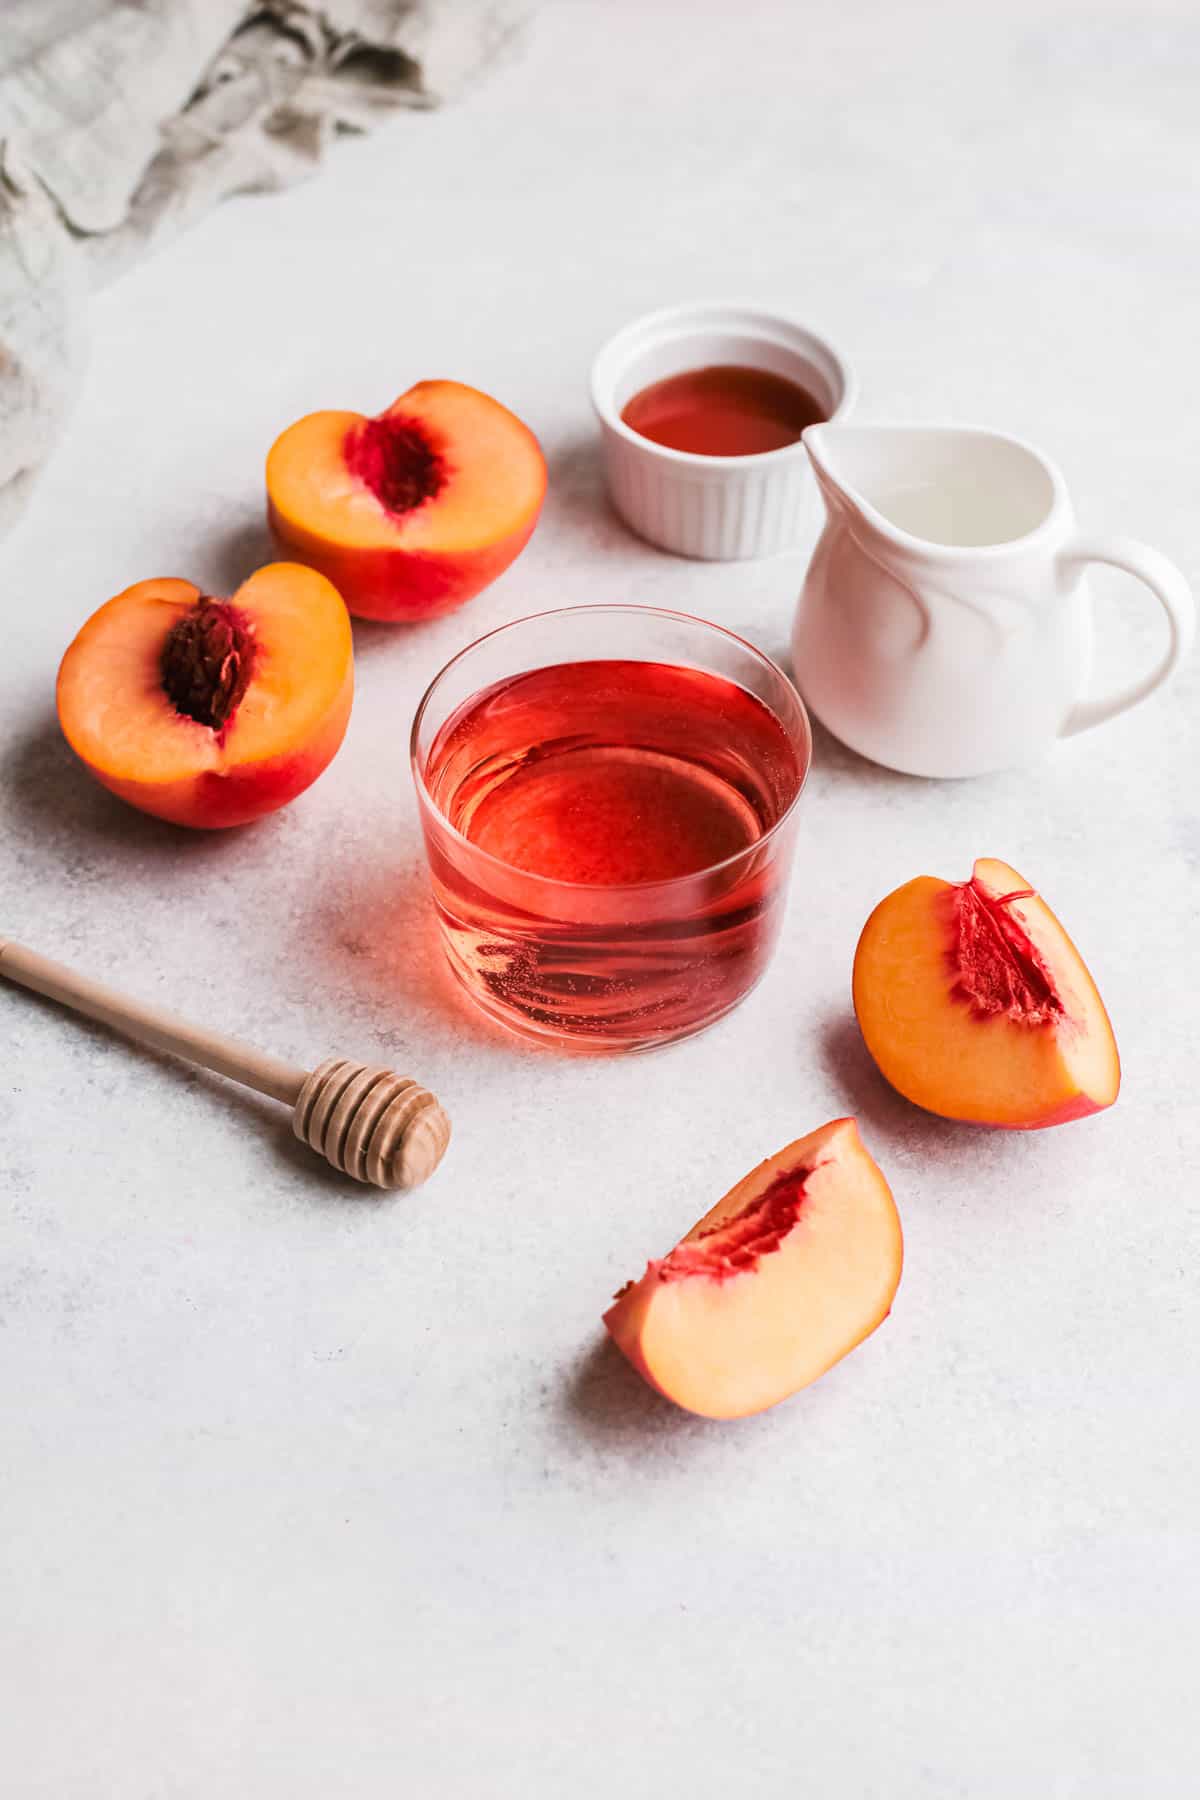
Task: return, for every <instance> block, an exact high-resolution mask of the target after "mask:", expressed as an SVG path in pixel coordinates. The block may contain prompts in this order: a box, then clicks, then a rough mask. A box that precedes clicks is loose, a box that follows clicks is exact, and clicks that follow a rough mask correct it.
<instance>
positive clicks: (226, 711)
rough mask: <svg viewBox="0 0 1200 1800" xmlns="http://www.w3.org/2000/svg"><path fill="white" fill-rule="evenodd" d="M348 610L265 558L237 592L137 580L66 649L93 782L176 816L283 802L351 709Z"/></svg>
mask: <svg viewBox="0 0 1200 1800" xmlns="http://www.w3.org/2000/svg"><path fill="white" fill-rule="evenodd" d="M353 695H354V653H353V644H352V639H351V633H350V620H349V617H348V615H347V613H346V608H345V607H344V606H343V605H342V601H341V597H340V596H339V594H338V593H337V591H336V589H335V588H333V587H331V586H330V584H329V583H328V581H326V579H325V577H324V576H323V575H318V574H317V573H316V571H315V570H313V569H305V568H302V567H300V565H299V564H297V563H271V564H270V565H269V566H268V567H267V568H265V569H259V571H258V572H257V574H255V575H252V576H251V577H250V579H249V581H246V582H244V583H243V584H242V586H241V587H240V588H239V589H238V591H237V593H236V594H235V595H234V596H233V598H232V599H231V600H217V599H214V598H212V597H211V596H210V595H207V594H202V593H201V592H200V589H199V588H198V587H195V586H194V585H193V583H192V582H190V581H176V580H171V579H164V580H159V581H139V582H137V583H136V584H135V585H134V586H133V587H131V588H126V590H125V592H124V593H122V594H118V595H117V596H116V598H115V599H113V600H109V601H107V602H106V603H105V605H103V606H102V607H100V608H99V610H98V611H97V612H94V613H93V614H92V616H91V618H90V619H89V620H88V621H87V623H86V624H85V625H84V626H83V628H82V629H81V631H80V632H79V634H78V636H77V637H76V638H75V640H74V642H73V643H72V644H71V646H70V647H69V649H68V650H67V653H66V655H65V656H64V657H63V659H62V665H61V667H60V668H59V671H58V718H59V723H60V725H61V726H62V729H63V733H64V735H65V737H66V739H67V742H68V743H69V744H70V746H71V748H72V750H74V752H75V754H76V755H77V756H78V757H79V758H80V759H81V760H82V761H83V762H84V763H85V764H86V765H87V767H88V768H89V769H90V770H91V772H92V774H93V775H94V776H95V777H96V780H97V781H99V782H101V783H102V784H103V785H104V786H105V787H106V788H109V789H110V790H111V791H112V792H113V793H114V794H119V795H120V796H121V798H122V799H123V800H128V801H129V802H130V804H131V805H132V806H137V807H140V808H141V810H142V811H143V812H148V813H153V814H155V816H156V817H158V818H160V819H170V820H171V821H172V822H173V823H175V824H177V825H195V826H221V825H244V824H246V823H247V822H248V821H249V820H251V819H257V818H260V817H261V816H262V815H263V814H264V813H269V812H274V811H275V810H276V808H277V807H280V806H286V804H287V803H288V801H289V800H294V799H295V798H296V795H297V794H299V793H302V792H303V791H304V789H305V788H306V787H308V786H309V784H310V783H311V782H313V781H315V780H316V778H317V776H318V775H319V774H320V773H321V771H322V770H323V769H324V768H325V767H326V765H327V764H328V763H329V762H330V760H331V759H332V757H333V755H334V753H335V752H336V750H337V748H338V746H339V745H340V743H341V741H342V738H343V737H344V736H345V732H346V723H347V721H348V719H349V717H350V703H351V700H352V699H353Z"/></svg>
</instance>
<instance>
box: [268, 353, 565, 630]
mask: <svg viewBox="0 0 1200 1800" xmlns="http://www.w3.org/2000/svg"><path fill="white" fill-rule="evenodd" d="M545 493H546V460H545V458H544V457H543V455H542V452H541V446H540V445H539V444H538V441H537V439H536V438H535V437H534V435H533V433H532V431H530V430H529V428H528V426H527V425H523V424H522V423H521V421H520V419H518V418H517V417H516V416H515V415H514V414H513V413H510V412H509V411H508V409H507V407H504V406H501V404H500V402H499V401H498V400H493V399H491V398H490V397H489V396H488V395H487V394H481V393H480V392H479V390H478V389H477V388H472V387H465V386H464V385H463V383H462V382H460V381H419V382H418V383H417V385H416V386H415V387H411V388H409V390H408V392H407V393H405V394H401V396H400V398H399V399H398V400H397V401H396V402H395V403H394V405H392V406H389V407H388V409H387V411H386V412H383V413H380V414H379V416H378V417H377V418H373V419H368V418H364V417H363V415H362V414H361V413H355V412H317V413H309V414H308V416H307V418H303V419H299V420H298V421H297V422H296V424H295V425H290V426H289V427H288V429H287V430H286V431H285V432H284V433H283V434H282V436H280V437H278V438H277V439H276V440H275V443H274V444H273V445H272V447H271V452H270V454H269V456H268V457H267V513H268V517H269V519H270V523H271V527H272V529H273V531H274V532H275V535H276V537H277V538H278V539H279V541H280V542H281V543H282V544H284V545H285V546H286V548H287V550H288V552H289V553H290V554H291V555H293V556H297V557H299V559H300V560H301V561H302V562H306V563H309V564H311V565H312V567H313V568H314V569H320V571H321V573H322V574H323V575H327V576H328V577H329V579H330V580H331V581H332V582H333V584H334V586H335V587H336V588H337V590H338V592H339V593H340V594H341V596H342V598H343V599H344V600H345V602H346V605H347V606H348V607H349V608H350V611H351V612H352V613H355V614H357V615H358V617H359V618H363V619H392V620H408V621H412V620H415V619H429V618H434V617H435V616H436V615H437V614H438V613H445V612H452V611H453V610H454V608H455V607H457V606H461V605H462V604H463V602H464V601H465V600H470V599H471V598H472V596H473V595H475V594H478V593H479V592H480V590H481V589H483V588H485V587H487V585H488V583H489V582H492V581H494V580H495V579H496V577H497V575H500V574H502V573H503V572H504V570H505V569H507V568H508V566H509V564H510V563H511V562H512V561H513V559H514V558H515V557H516V556H518V555H519V554H520V552H521V551H522V550H523V549H524V547H525V545H526V543H527V542H528V541H529V536H530V533H531V532H532V531H533V528H534V526H535V525H536V524H537V520H538V514H539V512H540V511H541V506H542V500H543V498H544V496H545Z"/></svg>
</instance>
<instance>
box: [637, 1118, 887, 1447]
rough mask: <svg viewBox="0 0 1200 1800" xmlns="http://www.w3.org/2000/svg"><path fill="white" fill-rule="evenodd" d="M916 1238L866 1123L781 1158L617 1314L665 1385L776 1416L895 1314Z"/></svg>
mask: <svg viewBox="0 0 1200 1800" xmlns="http://www.w3.org/2000/svg"><path fill="white" fill-rule="evenodd" d="M903 1259H904V1245H903V1238H902V1235H901V1230H900V1219H899V1215H898V1214H897V1212H896V1205H895V1202H894V1200H893V1199H892V1194H891V1189H890V1188H889V1187H888V1184H887V1182H886V1181H885V1180H884V1177H883V1174H882V1173H881V1171H880V1169H879V1167H878V1165H877V1164H876V1163H875V1161H874V1160H873V1158H872V1157H871V1156H870V1154H869V1153H868V1151H867V1150H866V1148H865V1147H864V1145H863V1142H862V1139H861V1138H860V1137H859V1134H858V1127H857V1125H856V1124H855V1122H854V1120H853V1119H835V1120H834V1121H833V1123H832V1124H829V1125H823V1126H821V1128H820V1129H819V1130H818V1131H814V1132H811V1133H810V1134H809V1135H808V1136H807V1137H803V1138H799V1139H797V1141H796V1142H795V1143H794V1144H789V1145H788V1146H787V1148H786V1149H784V1150H780V1151H779V1152H778V1154H777V1155H775V1156H771V1157H768V1158H767V1160H766V1161H765V1162H763V1163H760V1164H759V1166H758V1168H756V1169H754V1170H753V1171H752V1172H751V1173H750V1174H749V1175H747V1176H746V1177H745V1178H744V1180H742V1181H739V1182H738V1184H737V1186H736V1187H734V1188H732V1189H731V1190H730V1191H729V1193H728V1194H726V1195H725V1197H724V1199H723V1200H719V1201H718V1202H717V1204H716V1206H714V1207H713V1208H712V1210H711V1211H710V1212H708V1213H706V1214H705V1216H704V1218H702V1219H701V1220H700V1222H699V1224H698V1225H694V1226H693V1227H692V1229H691V1231H689V1232H688V1234H687V1236H686V1237H685V1238H683V1239H682V1240H681V1241H680V1243H678V1244H677V1245H676V1246H675V1248H674V1249H673V1250H672V1251H671V1252H670V1253H669V1254H668V1255H667V1256H665V1257H663V1258H662V1259H661V1260H660V1261H657V1262H651V1263H649V1264H648V1265H647V1268H646V1273H645V1274H644V1275H643V1276H642V1278H641V1280H640V1281H631V1282H628V1283H627V1284H626V1285H625V1287H624V1288H622V1290H621V1292H620V1293H619V1294H618V1295H617V1297H616V1300H615V1301H614V1303H613V1305H612V1306H610V1307H609V1309H608V1311H607V1312H606V1313H605V1315H604V1323H605V1325H606V1326H607V1328H608V1330H609V1332H610V1334H611V1335H612V1337H613V1339H614V1340H615V1342H616V1343H617V1345H618V1346H619V1348H620V1349H621V1350H622V1351H623V1353H624V1354H625V1356H627V1357H628V1359H629V1361H630V1362H631V1363H632V1364H633V1366H634V1368H635V1369H637V1371H638V1373H639V1374H641V1375H642V1376H644V1377H645V1379H646V1380H647V1381H648V1382H649V1383H650V1384H651V1386H652V1387H655V1388H657V1389H658V1391H659V1392H660V1393H661V1394H665V1395H666V1397H667V1399H668V1400H673V1401H674V1402H675V1403H676V1405H677V1406H682V1407H685V1408H686V1409H687V1410H688V1411H689V1412H694V1413H700V1414H701V1415H702V1416H704V1417H705V1418H710V1419H733V1418H740V1417H742V1416H743V1415H744V1414H747V1413H756V1412H762V1411H763V1410H764V1409H765V1408H766V1407H768V1406H774V1405H775V1404H776V1403H777V1402H778V1401H780V1400H784V1399H786V1398H787V1396H788V1395H789V1394H794V1393H795V1392H796V1391H797V1389H799V1388H803V1387H807V1385H808V1384H809V1383H810V1382H812V1381H815V1380H816V1379H817V1377H818V1375H823V1374H824V1373H825V1371H826V1370H827V1369H829V1368H831V1367H832V1366H833V1364H834V1363H836V1362H838V1361H840V1359H841V1358H842V1357H843V1356H845V1355H847V1354H848V1352H849V1351H851V1350H853V1349H854V1347H855V1346H856V1345H857V1344H860V1343H862V1341H863V1339H864V1338H865V1337H868V1336H869V1335H870V1333H871V1332H873V1331H874V1330H875V1328H876V1326H878V1325H880V1324H881V1323H882V1322H883V1320H884V1319H885V1318H886V1317H887V1315H888V1313H889V1311H890V1310H891V1305H892V1300H893V1297H894V1296H895V1293H896V1289H897V1287H898V1285H899V1282H900V1271H901V1266H902V1264H903Z"/></svg>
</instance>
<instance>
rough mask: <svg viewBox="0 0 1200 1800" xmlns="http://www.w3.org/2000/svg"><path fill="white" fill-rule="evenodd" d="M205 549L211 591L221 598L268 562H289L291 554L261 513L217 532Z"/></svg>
mask: <svg viewBox="0 0 1200 1800" xmlns="http://www.w3.org/2000/svg"><path fill="white" fill-rule="evenodd" d="M205 551H206V554H205V558H204V568H203V571H202V572H203V574H205V575H206V576H209V577H211V580H210V591H211V592H212V593H213V594H215V595H217V596H218V597H220V598H228V597H229V596H230V595H231V594H234V593H236V592H237V590H238V588H239V587H241V585H242V583H243V581H246V580H247V579H248V578H249V577H250V576H251V575H253V573H254V571H255V569H261V568H262V567H263V565H264V563H272V562H286V561H287V556H288V553H287V551H286V550H285V549H284V548H283V546H282V545H280V544H278V543H277V542H276V541H275V538H274V536H273V534H272V532H271V529H270V527H269V526H268V524H267V521H266V518H265V516H264V514H262V513H261V512H257V513H255V514H254V515H253V516H250V517H247V518H245V519H244V520H242V522H241V523H240V524H238V525H234V526H232V527H231V528H230V530H229V531H227V532H225V533H224V534H221V535H217V534H214V535H213V537H212V538H211V539H210V540H209V541H208V543H207V544H206V546H205ZM192 579H193V580H195V579H196V577H195V576H193V577H192Z"/></svg>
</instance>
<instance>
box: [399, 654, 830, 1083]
mask: <svg viewBox="0 0 1200 1800" xmlns="http://www.w3.org/2000/svg"><path fill="white" fill-rule="evenodd" d="M804 773H805V771H804V768H803V766H802V763H801V759H800V756H799V754H798V752H797V749H796V747H795V745H794V743H793V741H792V739H791V738H790V737H789V735H788V733H787V732H786V731H785V730H784V727H783V726H782V725H781V723H780V722H779V720H778V719H777V718H776V717H775V715H774V713H772V712H771V711H770V710H769V709H768V707H767V706H766V705H764V703H763V702H762V701H761V700H759V699H757V698H756V697H755V696H754V695H752V694H750V693H749V692H748V691H747V690H746V689H744V688H742V687H740V686H738V685H737V684H736V683H735V682H733V681H730V680H727V679H726V678H725V677H723V676H720V675H715V674H712V673H709V672H708V671H706V670H702V669H694V668H686V667H681V666H676V665H672V664H667V663H659V662H635V661H617V660H602V661H589V662H575V663H562V664H558V665H555V666H553V667H549V668H543V669H535V670H533V671H530V672H526V673H522V674H519V675H515V676H513V677H511V678H509V679H507V680H504V681H500V682H498V683H496V684H495V685H494V686H492V687H489V688H487V689H485V690H484V691H483V692H481V693H479V694H477V695H475V696H474V697H473V698H472V699H470V700H468V701H467V702H466V703H465V704H464V705H462V706H461V707H460V708H459V709H458V710H457V712H455V713H454V714H452V715H451V717H450V718H448V719H447V721H446V723H445V724H444V725H443V726H442V728H441V730H440V731H439V732H438V734H437V736H436V738H435V739H434V741H433V744H432V745H431V748H430V751H429V755H428V758H427V760H426V764H425V770H424V774H425V784H426V788H427V790H428V792H429V794H430V795H431V797H432V799H433V800H434V802H435V803H436V806H437V809H438V811H439V812H440V814H442V815H443V816H444V818H445V819H448V820H449V822H450V823H451V824H452V825H453V826H454V827H455V828H456V830H457V832H458V833H460V834H461V838H462V839H465V840H467V842H466V843H465V844H464V843H462V842H461V841H460V840H458V839H456V838H455V837H454V836H453V834H451V833H447V832H444V831H443V832H434V831H432V830H431V829H430V826H429V822H428V820H427V822H426V835H427V840H428V844H429V851H430V864H431V869H432V873H433V883H434V894H435V899H436V902H437V906H438V910H439V914H440V918H441V924H442V928H443V933H444V935H445V939H446V945H447V949H448V952H449V955H450V960H451V965H452V967H453V968H454V971H455V973H456V974H457V975H458V977H459V979H460V980H461V981H462V982H463V983H464V985H465V986H466V987H467V988H468V990H469V991H470V992H471V993H472V995H473V997H474V998H475V999H476V1000H477V1001H478V1002H479V1004H480V1005H481V1006H483V1008H484V1009H485V1011H488V1012H491V1013H492V1014H493V1015H494V1016H497V1017H500V1018H502V1019H504V1021H505V1022H506V1023H509V1024H513V1025H516V1026H517V1028H518V1029H521V1028H525V1029H527V1030H529V1031H531V1032H533V1033H534V1035H538V1036H549V1037H562V1038H564V1039H568V1038H569V1039H571V1040H573V1041H576V1042H584V1043H586V1044H588V1045H590V1046H592V1047H596V1048H603V1047H606V1046H608V1047H611V1048H621V1047H624V1046H628V1045H632V1044H635V1043H636V1044H639V1045H640V1044H646V1043H651V1042H662V1041H665V1040H666V1039H669V1038H673V1037H680V1036H685V1035H687V1034H689V1033H691V1032H692V1031H696V1030H699V1029H701V1028H702V1027H703V1026H704V1025H706V1024H709V1023H711V1022H712V1020H713V1019H715V1018H718V1017H720V1015H721V1014H722V1013H724V1012H726V1011H728V1009H729V1008H730V1007H731V1006H733V1005H734V1004H736V1002H737V1001H738V1000H739V999H741V998H742V996H743V995H744V994H745V993H746V992H747V990H748V989H749V988H750V987H751V986H752V985H753V983H754V982H755V981H756V980H757V978H758V976H759V974H760V973H761V972H762V969H763V967H764V965H765V963H766V960H767V957H768V954H769V952H770V949H771V947H772V944H773V941H774V937H775V934H776V930H777V927H778V923H779V911H780V907H781V903H782V898H783V889H784V885H785V882H786V874H787V862H788V858H789V853H790V847H791V846H790V825H789V828H788V830H787V831H786V832H785V833H775V832H773V827H774V826H775V825H776V824H777V823H778V822H779V821H780V820H781V819H782V818H783V816H784V814H785V813H786V812H787V811H788V809H789V807H790V806H791V803H792V801H793V800H794V798H795V797H796V794H797V793H798V791H799V788H800V786H801V784H802V781H803V777H804ZM784 837H786V839H787V841H786V842H781V838H784ZM478 852H484V853H485V854H484V855H482V856H481V855H479V854H478Z"/></svg>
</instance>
